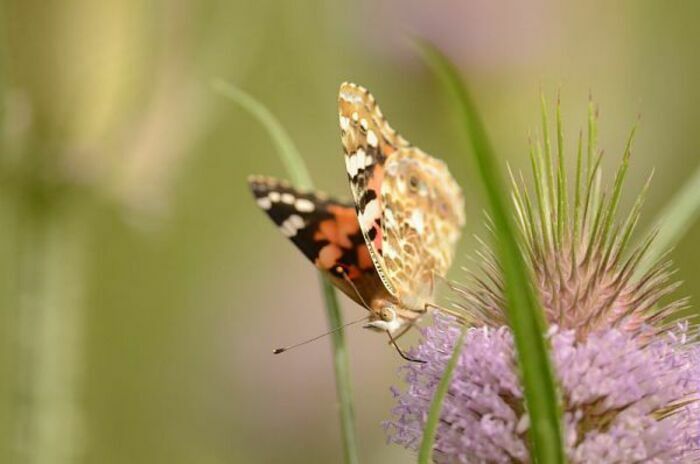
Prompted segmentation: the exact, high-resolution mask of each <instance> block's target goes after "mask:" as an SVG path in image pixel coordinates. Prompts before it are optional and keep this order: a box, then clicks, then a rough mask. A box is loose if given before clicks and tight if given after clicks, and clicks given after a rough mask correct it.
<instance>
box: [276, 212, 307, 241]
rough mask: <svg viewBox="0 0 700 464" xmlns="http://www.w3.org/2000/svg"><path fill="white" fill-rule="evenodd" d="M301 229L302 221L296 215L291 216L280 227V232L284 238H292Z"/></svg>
mask: <svg viewBox="0 0 700 464" xmlns="http://www.w3.org/2000/svg"><path fill="white" fill-rule="evenodd" d="M303 228H304V219H302V217H301V216H299V215H298V214H292V215H291V216H289V217H288V218H287V219H286V220H285V221H284V222H283V223H282V225H280V230H281V231H282V233H283V234H284V235H285V236H286V237H294V236H295V235H296V234H297V232H298V231H299V229H303Z"/></svg>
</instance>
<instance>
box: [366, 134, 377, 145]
mask: <svg viewBox="0 0 700 464" xmlns="http://www.w3.org/2000/svg"><path fill="white" fill-rule="evenodd" d="M367 143H368V144H369V146H370V147H375V148H376V146H377V145H378V144H379V140H378V139H377V134H375V133H374V131H367Z"/></svg>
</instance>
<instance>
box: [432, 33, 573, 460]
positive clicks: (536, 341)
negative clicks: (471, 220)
mask: <svg viewBox="0 0 700 464" xmlns="http://www.w3.org/2000/svg"><path fill="white" fill-rule="evenodd" d="M419 50H420V51H421V52H422V55H423V57H424V59H425V60H426V62H427V63H428V64H429V65H430V66H431V67H432V69H433V70H434V72H435V73H436V75H437V76H438V77H439V78H440V80H441V81H442V83H443V85H444V87H445V89H446V90H447V91H448V92H449V95H450V97H451V99H452V101H453V103H454V105H455V109H456V110H457V111H458V113H459V123H460V125H461V128H462V130H463V131H464V133H465V135H466V136H468V137H469V140H470V141H471V148H472V151H473V155H474V158H475V161H476V164H477V167H478V172H479V174H480V180H481V183H482V185H483V187H484V190H485V192H486V196H487V199H488V203H489V213H490V214H491V218H492V220H493V224H494V226H495V227H494V232H495V234H496V240H497V250H498V252H499V258H500V260H501V263H502V267H503V275H504V279H505V283H506V298H507V302H508V305H507V315H508V320H509V322H510V325H511V328H512V330H513V334H514V338H515V345H516V348H517V353H518V361H519V366H520V371H521V378H522V380H523V384H524V387H525V401H526V405H527V409H528V412H529V414H530V420H531V422H530V423H531V426H530V430H529V440H530V444H531V447H530V452H531V456H532V461H533V462H537V463H539V464H549V463H561V462H565V454H564V449H563V441H562V428H561V424H560V420H561V411H560V406H559V400H558V394H557V388H556V383H555V380H554V373H553V369H552V366H551V364H550V360H549V352H548V344H547V342H546V339H545V333H544V331H545V322H544V316H543V313H542V310H541V308H540V306H539V302H538V299H537V297H536V295H535V292H534V289H533V288H532V282H531V276H530V273H529V270H528V268H527V266H526V263H525V261H524V258H523V256H522V253H521V249H520V247H519V245H518V241H517V239H516V232H515V229H514V226H513V224H512V221H513V214H512V211H511V210H510V207H509V203H508V200H507V198H508V197H507V195H506V193H505V191H504V188H503V183H502V180H501V176H500V171H499V169H498V167H497V165H496V158H495V155H494V153H493V150H492V148H491V144H490V142H489V140H488V137H487V135H486V130H485V128H484V127H483V125H482V122H481V118H480V117H479V114H478V112H477V110H476V107H475V106H474V104H473V103H472V100H471V97H470V96H469V94H468V92H467V90H466V88H465V86H464V84H463V83H462V80H461V78H460V77H459V74H458V72H457V70H456V69H455V67H454V65H452V63H450V62H449V61H448V59H447V58H445V56H444V55H442V54H441V53H440V52H439V51H438V50H436V49H435V48H434V47H432V46H430V45H427V44H424V43H420V44H419Z"/></svg>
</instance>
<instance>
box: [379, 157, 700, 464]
mask: <svg viewBox="0 0 700 464" xmlns="http://www.w3.org/2000/svg"><path fill="white" fill-rule="evenodd" d="M543 145H547V144H543ZM596 151H597V150H596V149H595V147H593V149H592V150H591V152H592V153H595V152H596ZM628 154H629V152H628V153H627V154H626V156H625V162H624V163H623V165H622V167H621V168H620V170H618V173H617V175H616V176H615V179H616V180H615V184H614V186H613V188H612V189H611V190H612V191H613V192H615V194H614V195H612V196H611V197H608V198H610V199H609V200H606V195H605V194H604V193H603V191H602V190H601V185H600V183H599V182H594V181H593V180H594V179H595V178H597V177H599V176H600V171H599V164H598V159H596V158H592V159H591V160H589V163H588V164H587V165H586V167H585V168H582V165H581V163H578V168H577V169H578V171H577V173H576V176H575V178H576V179H577V182H576V187H575V191H574V197H575V201H574V206H573V208H570V209H569V210H568V211H567V209H566V194H565V193H562V192H563V190H560V189H561V187H562V186H563V187H564V188H566V185H567V182H566V179H563V178H560V176H562V174H563V170H559V169H558V167H557V166H552V165H550V166H547V164H546V159H547V157H545V156H543V155H542V153H538V150H537V149H533V161H532V164H533V166H534V169H535V179H536V182H537V184H536V186H535V189H533V190H534V191H535V192H536V193H537V196H536V197H535V198H530V197H529V196H528V190H527V189H526V188H525V186H524V184H522V183H517V182H515V181H514V182H513V199H514V206H515V211H516V222H517V224H518V226H519V231H520V233H521V244H522V250H523V255H524V256H525V258H526V261H527V263H528V265H529V267H530V270H531V274H532V276H533V283H534V286H535V288H536V290H537V293H538V295H539V299H540V303H541V306H542V309H543V311H544V315H545V318H546V320H547V322H548V324H549V332H548V337H549V339H550V340H549V341H550V346H551V354H550V356H551V358H552V364H553V366H554V370H555V374H556V379H557V381H558V382H557V383H558V387H559V394H560V397H561V400H562V411H563V414H564V416H563V420H562V423H563V426H564V431H563V432H564V445H565V451H566V454H567V457H568V459H569V461H570V462H572V463H594V462H595V463H628V462H629V463H632V462H635V463H636V462H645V463H647V462H652V463H666V462H700V345H699V344H698V343H697V341H698V326H696V325H690V324H688V323H687V322H683V321H681V318H680V316H679V310H680V309H683V308H686V307H687V300H685V299H680V300H679V299H676V300H672V301H670V302H667V303H663V304H662V303H660V301H661V299H662V297H664V296H669V295H671V294H673V292H674V291H675V290H676V289H677V287H678V284H677V283H676V282H674V281H673V279H672V278H671V275H672V267H671V265H670V263H669V262H668V261H667V260H664V259H661V260H659V261H658V262H656V263H652V264H651V265H649V266H645V267H642V265H641V264H640V263H644V255H645V253H646V252H647V251H648V250H649V245H650V243H651V242H652V240H653V236H651V237H649V238H647V239H646V240H644V241H642V242H641V243H640V244H639V245H637V246H636V247H634V248H632V249H631V250H628V248H629V247H628V245H629V243H630V237H631V236H632V232H633V230H634V226H635V225H636V224H637V222H638V219H639V211H640V208H641V204H642V197H643V195H640V197H639V198H638V199H637V201H636V202H635V204H634V206H633V208H632V209H631V211H630V212H629V214H628V216H627V217H626V218H625V219H624V220H623V221H621V222H619V223H618V222H616V221H615V220H614V216H615V212H616V209H617V206H618V205H617V201H618V199H619V196H618V195H619V192H620V188H621V185H622V178H623V177H624V172H625V170H626V162H627V155H628ZM552 173H557V177H556V180H555V177H554V175H553V174H552ZM564 177H565V176H564ZM581 179H583V180H581ZM582 186H583V187H582ZM478 256H479V260H478V268H479V269H478V271H477V272H474V273H470V278H469V279H468V280H467V282H466V283H463V284H456V283H455V284H452V285H451V286H452V289H453V290H454V292H455V294H456V295H457V296H458V300H459V301H458V302H457V303H456V307H457V308H458V309H459V310H460V311H461V312H460V313H459V314H460V317H458V318H457V319H455V318H451V317H447V316H444V315H440V314H436V315H435V318H434V325H433V326H432V327H429V328H427V329H425V330H424V331H423V332H422V333H423V339H422V341H421V343H420V345H419V346H418V347H417V348H415V349H414V350H413V352H412V353H411V355H412V356H413V357H415V358H418V359H421V360H424V361H426V363H425V364H417V363H411V364H409V365H407V366H405V367H403V368H402V369H403V371H402V372H403V374H404V379H405V381H406V383H407V387H406V389H405V390H404V391H399V390H397V389H394V395H395V397H396V402H397V405H396V406H395V408H394V410H393V418H392V420H390V421H388V422H386V423H385V427H386V430H387V434H388V436H389V440H390V441H391V442H393V443H397V444H400V445H403V446H405V447H407V448H410V449H414V450H415V449H417V448H418V446H420V442H421V439H422V436H423V428H424V425H425V422H426V419H427V415H428V411H429V409H430V405H431V403H432V400H433V395H434V394H435V390H436V388H437V385H438V383H439V382H440V379H441V378H442V374H443V372H444V370H445V367H446V365H447V362H448V360H449V359H450V357H451V355H452V352H453V349H454V344H455V343H456V341H457V339H458V337H459V334H460V332H461V330H462V327H463V325H464V324H468V326H469V327H470V328H469V329H468V332H467V334H466V336H465V338H464V347H463V349H462V352H461V355H460V357H459V359H458V363H457V365H456V367H455V370H454V373H453V377H452V380H451V383H450V387H449V390H448V393H447V396H446V397H445V400H444V402H443V404H442V410H441V416H440V422H439V424H438V430H437V435H436V439H435V443H434V454H433V456H434V459H435V460H436V462H445V463H452V462H458V463H467V462H469V463H472V462H475V463H481V462H489V463H490V462H494V463H500V462H503V463H510V462H529V460H530V450H529V443H528V430H529V428H530V423H529V415H528V412H527V409H526V406H525V401H524V398H523V389H522V386H521V382H520V378H519V373H518V366H517V364H516V363H517V357H516V353H515V349H514V345H513V337H512V333H511V330H510V328H509V327H508V325H507V318H506V316H505V307H506V306H505V305H506V299H505V297H504V294H503V289H504V285H505V283H504V282H503V280H502V272H501V269H500V266H499V263H498V260H497V259H496V257H495V254H494V253H493V252H492V251H491V250H490V249H489V247H488V246H487V245H486V244H484V245H483V249H482V250H481V251H480V252H478Z"/></svg>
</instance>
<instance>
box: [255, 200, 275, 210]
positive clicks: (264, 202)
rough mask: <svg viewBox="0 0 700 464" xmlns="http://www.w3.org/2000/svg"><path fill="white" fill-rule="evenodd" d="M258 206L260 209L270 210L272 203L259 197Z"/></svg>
mask: <svg viewBox="0 0 700 464" xmlns="http://www.w3.org/2000/svg"><path fill="white" fill-rule="evenodd" d="M257 203H258V206H259V207H261V208H262V209H270V208H271V207H272V201H270V199H269V198H268V197H260V198H258V199H257Z"/></svg>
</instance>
